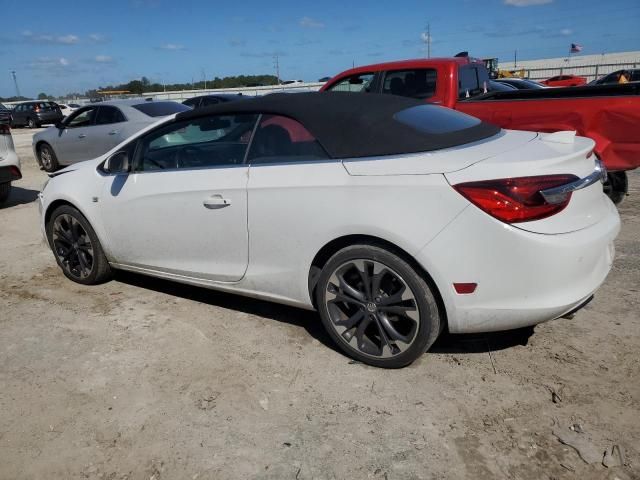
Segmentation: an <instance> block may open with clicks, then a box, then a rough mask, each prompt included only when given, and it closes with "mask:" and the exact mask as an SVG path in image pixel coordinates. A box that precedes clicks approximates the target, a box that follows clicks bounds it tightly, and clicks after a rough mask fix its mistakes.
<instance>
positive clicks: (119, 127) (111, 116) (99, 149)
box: [88, 105, 127, 157]
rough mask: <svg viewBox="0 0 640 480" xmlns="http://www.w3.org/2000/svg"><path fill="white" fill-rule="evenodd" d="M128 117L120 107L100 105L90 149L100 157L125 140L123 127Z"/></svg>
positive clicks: (92, 132) (94, 155)
mask: <svg viewBox="0 0 640 480" xmlns="http://www.w3.org/2000/svg"><path fill="white" fill-rule="evenodd" d="M126 121H127V119H126V118H125V116H124V114H123V113H122V111H121V110H120V109H119V108H118V107H114V106H113V105H100V106H99V107H98V113H97V114H96V120H95V122H94V126H93V127H91V142H90V144H89V145H88V150H89V151H90V152H91V154H92V155H93V157H98V156H100V155H102V154H104V153H106V152H108V151H109V150H111V149H112V148H113V147H115V146H116V145H118V144H119V143H121V142H122V141H123V140H125V138H126V137H124V135H125V134H126V132H124V131H123V127H124V125H125V122H126Z"/></svg>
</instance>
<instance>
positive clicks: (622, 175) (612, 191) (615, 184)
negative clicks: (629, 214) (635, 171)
mask: <svg viewBox="0 0 640 480" xmlns="http://www.w3.org/2000/svg"><path fill="white" fill-rule="evenodd" d="M603 189H604V193H606V194H607V196H608V197H609V198H610V199H611V201H612V202H613V203H615V204H616V205H619V204H620V203H622V200H624V197H626V196H627V192H628V190H629V182H628V179H627V172H608V173H607V181H606V182H605V184H604V187H603Z"/></svg>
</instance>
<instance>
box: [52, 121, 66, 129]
mask: <svg viewBox="0 0 640 480" xmlns="http://www.w3.org/2000/svg"><path fill="white" fill-rule="evenodd" d="M53 126H54V127H56V128H57V129H58V130H62V129H64V124H63V123H62V122H56V123H54V124H53Z"/></svg>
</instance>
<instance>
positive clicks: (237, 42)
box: [228, 38, 247, 47]
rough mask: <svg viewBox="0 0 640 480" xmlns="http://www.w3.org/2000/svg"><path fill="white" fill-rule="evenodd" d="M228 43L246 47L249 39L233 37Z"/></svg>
mask: <svg viewBox="0 0 640 480" xmlns="http://www.w3.org/2000/svg"><path fill="white" fill-rule="evenodd" d="M228 43H229V45H230V46H232V47H245V46H246V45H247V41H246V40H242V39H240V38H232V39H230V40H229V41H228Z"/></svg>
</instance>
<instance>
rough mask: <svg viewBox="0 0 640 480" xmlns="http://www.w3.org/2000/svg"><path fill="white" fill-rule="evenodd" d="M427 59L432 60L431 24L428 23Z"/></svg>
mask: <svg viewBox="0 0 640 480" xmlns="http://www.w3.org/2000/svg"><path fill="white" fill-rule="evenodd" d="M427 58H431V24H430V23H427Z"/></svg>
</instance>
